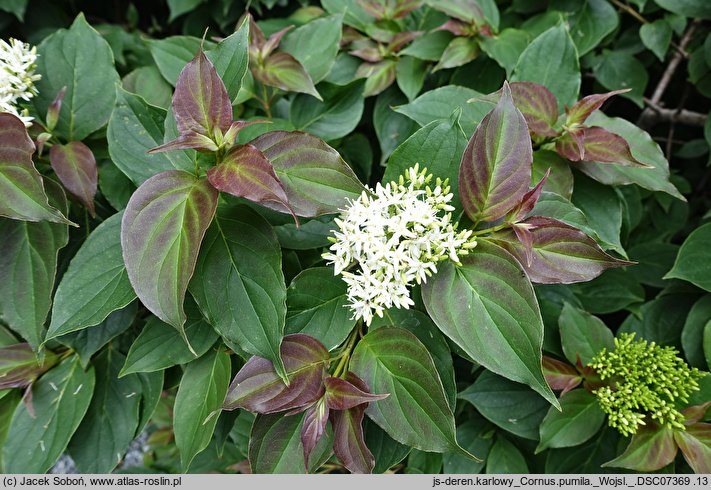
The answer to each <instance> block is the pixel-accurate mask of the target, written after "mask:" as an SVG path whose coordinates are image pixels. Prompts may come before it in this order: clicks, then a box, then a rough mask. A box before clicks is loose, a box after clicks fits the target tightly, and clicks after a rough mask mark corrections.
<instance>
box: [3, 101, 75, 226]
mask: <svg viewBox="0 0 711 490" xmlns="http://www.w3.org/2000/svg"><path fill="white" fill-rule="evenodd" d="M34 152H35V145H34V143H33V142H32V140H31V139H30V136H29V135H28V134H27V128H25V124H24V123H23V122H22V121H21V120H20V119H18V118H17V117H16V116H14V115H12V114H9V113H7V112H2V113H0V196H2V199H0V216H5V217H7V218H12V219H16V220H22V221H52V222H54V223H66V224H71V225H73V224H74V223H72V222H71V221H69V220H68V219H67V218H65V217H64V215H63V214H62V213H61V212H60V211H59V210H58V209H56V208H54V207H52V206H51V205H50V204H49V201H48V198H47V193H46V192H45V188H44V182H43V180H42V176H41V175H40V173H39V172H38V171H37V169H36V168H35V165H34V163H32V154H33V153H34Z"/></svg>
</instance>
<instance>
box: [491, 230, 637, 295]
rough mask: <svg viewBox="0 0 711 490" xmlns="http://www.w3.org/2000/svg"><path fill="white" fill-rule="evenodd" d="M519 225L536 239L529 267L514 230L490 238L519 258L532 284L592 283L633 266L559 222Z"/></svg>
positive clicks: (503, 231) (580, 232) (579, 232)
mask: <svg viewBox="0 0 711 490" xmlns="http://www.w3.org/2000/svg"><path fill="white" fill-rule="evenodd" d="M520 223H521V224H524V225H528V230H529V231H530V232H531V235H532V237H533V260H532V261H531V263H530V265H528V264H527V260H526V253H525V250H524V248H523V246H522V245H521V243H520V242H519V240H518V238H517V237H516V235H515V234H514V232H513V231H512V230H502V231H499V232H496V233H494V234H493V235H491V236H490V237H489V238H487V239H488V240H491V241H493V242H494V243H496V244H498V245H500V246H502V247H503V248H505V249H506V250H507V251H508V252H510V253H511V254H512V255H513V256H514V257H516V258H517V259H518V261H519V262H521V264H522V265H523V268H524V270H525V271H526V273H527V274H528V277H529V278H530V279H531V281H532V282H535V283H539V284H571V283H574V282H584V281H590V280H591V279H594V278H596V277H597V276H599V275H600V274H602V273H603V272H604V271H605V270H606V269H609V268H611V267H625V266H628V265H633V264H634V262H628V261H626V260H619V259H616V258H614V257H612V256H611V255H608V254H606V253H605V252H604V251H603V250H602V249H601V248H600V246H599V245H598V244H597V243H595V240H593V239H592V238H590V237H589V236H587V235H586V234H585V233H583V232H582V231H580V230H579V229H577V228H575V227H573V226H570V225H567V224H565V223H563V222H561V221H558V220H556V219H553V218H547V217H544V216H531V217H530V218H527V219H525V220H524V221H521V222H520Z"/></svg>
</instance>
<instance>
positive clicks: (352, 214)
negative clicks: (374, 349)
mask: <svg viewBox="0 0 711 490" xmlns="http://www.w3.org/2000/svg"><path fill="white" fill-rule="evenodd" d="M432 178H433V176H432V175H427V169H422V170H421V171H420V169H419V165H415V166H414V167H411V168H409V169H408V170H407V171H406V172H405V175H404V176H401V177H400V179H399V182H390V183H388V184H386V185H384V186H383V185H380V184H377V186H376V188H375V190H374V191H372V190H368V191H364V192H363V194H362V195H361V196H360V198H359V199H356V200H352V201H351V202H350V203H349V205H348V206H347V207H346V209H344V210H343V211H342V213H341V216H340V219H336V220H335V222H336V225H337V226H338V230H337V231H335V232H334V235H335V236H334V237H331V238H330V239H331V242H332V243H333V245H332V246H331V248H330V250H331V252H332V253H326V254H324V255H323V257H324V258H325V259H326V260H327V261H328V262H329V263H330V264H333V265H334V268H335V273H336V274H341V275H342V276H343V280H344V281H345V282H346V283H347V284H348V300H349V302H350V307H351V309H352V310H353V313H354V315H353V317H354V318H356V319H363V321H365V323H366V324H370V322H371V321H372V320H373V314H375V315H378V316H379V317H382V316H383V313H384V312H385V310H386V309H388V308H392V307H396V308H409V307H410V306H412V305H413V304H414V303H413V301H412V299H411V298H410V291H409V287H410V286H412V285H413V284H414V283H415V282H416V283H417V284H420V283H421V282H426V281H427V277H429V276H431V275H432V274H434V273H435V272H437V263H438V262H440V261H442V260H446V259H449V260H452V261H453V262H455V263H456V264H460V262H459V257H460V256H462V255H466V254H467V253H468V252H467V251H468V249H471V248H473V247H475V246H476V242H475V241H474V240H473V239H471V238H472V231H471V230H463V231H460V232H457V224H456V223H452V213H451V211H453V210H454V208H453V207H452V206H451V205H450V204H449V202H450V201H451V200H452V194H451V193H450V192H449V186H448V183H447V181H444V182H442V181H441V180H440V179H436V181H435V187H434V189H432V188H430V187H429V185H428V184H430V182H431V181H432ZM356 265H357V266H358V268H357V269H354V271H353V272H351V271H350V268H351V267H352V266H356Z"/></svg>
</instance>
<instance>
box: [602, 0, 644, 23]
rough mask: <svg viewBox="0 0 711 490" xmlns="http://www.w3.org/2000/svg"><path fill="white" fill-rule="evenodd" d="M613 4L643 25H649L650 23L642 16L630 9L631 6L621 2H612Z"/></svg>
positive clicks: (613, 0) (615, 0)
mask: <svg viewBox="0 0 711 490" xmlns="http://www.w3.org/2000/svg"><path fill="white" fill-rule="evenodd" d="M610 1H611V2H612V3H614V4H615V5H616V6H617V7H618V8H619V9H620V10H624V11H625V12H627V13H628V14H630V15H631V16H632V17H634V18H635V19H637V20H638V21H640V22H641V23H642V24H647V23H649V21H648V20H647V19H645V18H644V17H642V14H640V13H639V12H637V11H636V10H635V9H633V8H632V7H630V6H629V5H627V4H625V3H622V2H620V1H619V0H610Z"/></svg>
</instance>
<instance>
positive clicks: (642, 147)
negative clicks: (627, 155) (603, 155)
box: [574, 111, 684, 200]
mask: <svg viewBox="0 0 711 490" xmlns="http://www.w3.org/2000/svg"><path fill="white" fill-rule="evenodd" d="M587 124H589V125H594V126H602V127H603V128H605V129H607V130H608V131H610V132H612V133H615V134H617V135H619V136H622V137H623V138H624V139H625V140H627V142H628V143H629V145H630V150H631V151H632V155H633V156H634V157H635V158H636V159H637V160H639V161H640V162H642V163H645V164H647V165H651V166H652V167H654V168H639V167H630V166H622V165H609V164H605V163H595V162H580V163H576V164H574V165H575V166H576V167H577V168H578V169H579V170H580V171H582V172H583V173H585V174H587V175H589V176H590V177H592V178H594V179H595V180H597V181H598V182H601V183H603V184H607V185H625V184H637V185H639V186H640V187H644V188H645V189H649V190H651V191H661V192H666V193H667V194H669V195H671V196H674V197H676V198H678V199H681V200H684V197H683V196H682V195H681V194H680V193H679V191H678V190H677V188H676V187H674V184H672V183H671V182H669V162H667V159H666V158H665V157H664V153H663V152H662V150H661V149H660V148H659V145H658V144H657V143H656V142H655V141H654V140H653V139H652V137H651V136H650V135H649V134H648V133H647V132H645V131H644V130H642V129H640V128H638V127H637V126H635V125H634V124H632V123H631V122H629V121H626V120H624V119H621V118H619V117H607V116H606V115H605V114H603V113H602V112H600V111H596V112H594V113H593V114H592V115H591V116H590V117H589V118H588V120H587Z"/></svg>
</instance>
